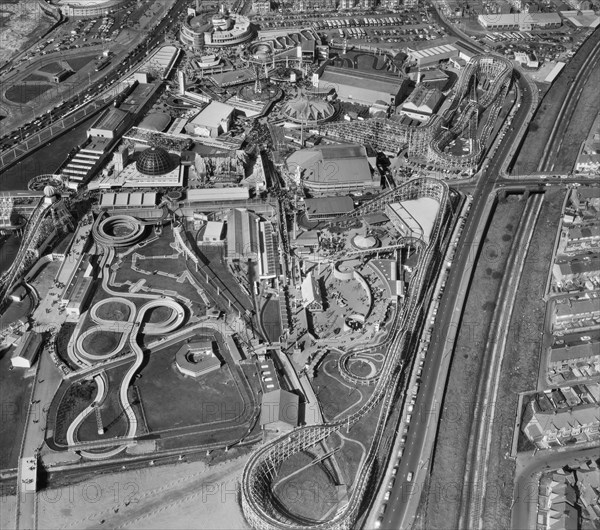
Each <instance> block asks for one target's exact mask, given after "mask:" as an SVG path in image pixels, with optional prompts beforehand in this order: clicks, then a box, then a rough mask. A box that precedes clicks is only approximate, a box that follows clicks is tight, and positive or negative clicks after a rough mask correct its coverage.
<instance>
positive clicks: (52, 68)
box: [38, 63, 63, 74]
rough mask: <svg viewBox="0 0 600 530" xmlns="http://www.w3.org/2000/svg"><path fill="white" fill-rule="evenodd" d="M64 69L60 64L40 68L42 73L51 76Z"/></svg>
mask: <svg viewBox="0 0 600 530" xmlns="http://www.w3.org/2000/svg"><path fill="white" fill-rule="evenodd" d="M62 69H63V67H62V66H61V65H60V64H59V63H50V64H47V65H45V66H42V67H40V68H38V70H40V71H41V72H47V73H49V74H58V72H60V71H61V70H62Z"/></svg>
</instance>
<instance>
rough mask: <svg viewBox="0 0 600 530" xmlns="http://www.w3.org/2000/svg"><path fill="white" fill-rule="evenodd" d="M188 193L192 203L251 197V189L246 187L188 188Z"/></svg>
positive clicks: (244, 199) (229, 200) (245, 199)
mask: <svg viewBox="0 0 600 530" xmlns="http://www.w3.org/2000/svg"><path fill="white" fill-rule="evenodd" d="M186 194H187V200H188V201H189V202H190V203H203V202H213V201H221V202H231V201H247V200H248V199H249V198H250V191H249V190H248V188H244V187H239V188H238V187H234V188H196V189H192V190H187V192H186Z"/></svg>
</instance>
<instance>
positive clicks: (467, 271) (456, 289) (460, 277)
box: [381, 74, 533, 528]
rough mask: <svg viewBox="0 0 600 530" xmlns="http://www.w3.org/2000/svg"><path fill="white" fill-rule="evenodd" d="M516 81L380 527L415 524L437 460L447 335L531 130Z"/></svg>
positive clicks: (525, 88) (527, 98)
mask: <svg viewBox="0 0 600 530" xmlns="http://www.w3.org/2000/svg"><path fill="white" fill-rule="evenodd" d="M517 75H518V74H517ZM517 82H518V83H519V88H520V90H521V94H522V103H521V107H520V108H519V110H518V112H517V114H516V115H515V117H514V119H513V123H512V129H511V131H510V132H509V133H508V134H507V135H506V136H505V137H504V139H503V140H502V142H501V143H500V145H499V147H498V149H497V150H496V152H495V154H494V155H493V157H492V158H491V160H490V161H488V162H486V164H485V165H484V169H483V171H482V174H481V177H480V178H479V181H478V183H477V185H476V187H475V190H474V192H473V207H472V209H471V212H470V215H469V216H468V218H467V221H466V222H465V225H464V230H463V233H462V237H461V239H460V242H459V245H458V248H457V251H456V254H455V257H454V263H453V265H452V269H451V271H450V274H449V276H448V280H447V283H446V288H445V291H444V295H443V297H442V300H441V303H440V307H439V309H438V313H437V314H438V317H437V320H436V323H435V329H436V330H444V332H440V333H434V334H433V336H432V339H431V342H430V345H429V349H428V352H427V356H426V360H425V364H424V366H423V373H422V376H421V381H422V382H421V385H420V389H419V394H418V397H417V400H416V403H415V407H414V412H413V415H412V416H413V419H412V421H411V424H410V425H411V426H410V430H409V433H408V436H407V441H406V445H405V448H404V454H403V456H402V459H401V460H400V463H399V468H398V472H397V475H396V481H395V484H394V488H393V489H392V492H391V495H390V500H389V502H388V507H389V508H388V510H386V513H385V516H384V518H383V520H382V522H381V527H382V528H407V527H409V526H410V525H411V524H412V521H413V519H414V516H415V514H416V509H417V507H418V504H419V499H420V495H421V492H422V489H423V481H422V480H421V477H423V479H424V478H425V471H426V470H427V469H428V467H429V462H430V461H431V460H430V459H431V456H432V454H431V451H429V452H427V454H426V451H424V448H425V447H426V446H427V445H430V443H431V441H432V440H433V439H434V438H435V436H436V433H437V421H433V420H434V419H435V418H437V417H438V416H439V414H440V403H441V400H439V399H436V396H435V394H436V389H438V388H442V389H443V388H444V386H445V381H446V379H447V375H448V367H449V361H450V356H451V353H452V350H453V341H452V342H448V332H449V331H450V332H452V331H454V332H455V331H456V329H457V328H456V325H457V324H458V321H459V319H460V315H461V314H462V311H463V307H464V302H465V299H466V294H467V289H468V284H469V281H470V277H471V275H472V273H473V270H474V267H473V265H474V262H475V257H476V255H477V247H478V232H481V229H482V227H483V226H484V225H485V221H486V218H487V214H488V213H489V209H488V199H489V198H490V197H491V196H492V193H493V191H494V188H495V186H496V184H497V182H498V181H499V180H500V174H501V169H502V166H503V164H504V161H505V159H506V158H507V156H509V153H510V152H511V148H512V145H513V143H514V142H515V140H516V139H517V137H518V135H519V132H520V129H521V128H522V127H524V126H525V125H526V118H527V115H528V111H529V107H530V106H531V104H532V101H533V98H532V94H531V90H530V87H529V84H528V83H527V82H526V81H525V79H523V78H522V77H520V76H519V77H518V78H517ZM428 441H429V444H428V443H427V442H428ZM409 473H413V474H415V478H414V479H413V481H412V483H409V482H408V481H407V476H408V474H409Z"/></svg>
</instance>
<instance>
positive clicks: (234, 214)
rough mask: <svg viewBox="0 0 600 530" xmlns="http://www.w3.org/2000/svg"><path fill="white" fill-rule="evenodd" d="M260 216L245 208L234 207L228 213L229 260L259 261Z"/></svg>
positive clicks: (229, 261) (230, 261)
mask: <svg viewBox="0 0 600 530" xmlns="http://www.w3.org/2000/svg"><path fill="white" fill-rule="evenodd" d="M258 223H259V218H258V216H257V215H256V214H254V213H253V212H249V211H248V210H246V209H245V208H234V209H232V210H230V212H229V213H228V214H227V261H228V263H230V264H231V263H233V262H234V261H240V260H248V261H258V255H259V241H258Z"/></svg>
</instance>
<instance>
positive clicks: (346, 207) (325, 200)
mask: <svg viewBox="0 0 600 530" xmlns="http://www.w3.org/2000/svg"><path fill="white" fill-rule="evenodd" d="M304 205H305V206H306V218H307V219H308V220H309V221H324V220H327V219H334V218H336V217H340V216H342V215H346V214H348V213H350V212H351V211H352V210H354V201H353V200H352V197H348V196H346V197H318V198H316V199H305V201H304Z"/></svg>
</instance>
